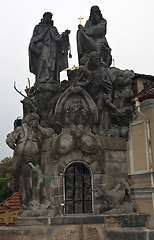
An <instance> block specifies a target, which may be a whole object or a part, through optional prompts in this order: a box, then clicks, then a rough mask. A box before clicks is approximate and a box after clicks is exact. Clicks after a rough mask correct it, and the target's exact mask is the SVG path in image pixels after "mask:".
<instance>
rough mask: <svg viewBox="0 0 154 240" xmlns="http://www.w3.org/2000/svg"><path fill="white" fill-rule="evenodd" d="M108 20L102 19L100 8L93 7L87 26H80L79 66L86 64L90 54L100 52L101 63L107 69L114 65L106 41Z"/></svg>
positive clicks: (78, 34)
mask: <svg viewBox="0 0 154 240" xmlns="http://www.w3.org/2000/svg"><path fill="white" fill-rule="evenodd" d="M106 25H107V22H106V20H105V19H104V18H103V17H102V14H101V11H100V9H99V7H98V6H93V7H91V11H90V17H89V19H88V20H87V22H86V24H85V26H84V27H83V26H82V25H81V24H80V25H79V26H78V28H79V30H78V31H77V47H78V58H79V64H80V65H82V64H84V63H85V60H86V58H88V55H89V53H91V52H94V51H95V52H99V53H100V57H101V62H102V63H104V65H105V66H106V67H109V66H110V65H111V63H112V56H111V48H110V47H109V45H108V42H107V40H106V37H105V35H106Z"/></svg>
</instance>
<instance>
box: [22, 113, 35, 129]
mask: <svg viewBox="0 0 154 240" xmlns="http://www.w3.org/2000/svg"><path fill="white" fill-rule="evenodd" d="M22 123H26V124H27V125H29V126H30V125H31V126H32V125H33V126H34V127H36V126H37V125H38V123H39V115H38V114H37V113H29V114H27V115H26V116H25V118H24V119H23V122H22Z"/></svg>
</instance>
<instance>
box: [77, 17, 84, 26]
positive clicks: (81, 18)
mask: <svg viewBox="0 0 154 240" xmlns="http://www.w3.org/2000/svg"><path fill="white" fill-rule="evenodd" d="M78 19H80V25H81V21H82V19H84V18H83V17H81V16H80V17H79V18H78Z"/></svg>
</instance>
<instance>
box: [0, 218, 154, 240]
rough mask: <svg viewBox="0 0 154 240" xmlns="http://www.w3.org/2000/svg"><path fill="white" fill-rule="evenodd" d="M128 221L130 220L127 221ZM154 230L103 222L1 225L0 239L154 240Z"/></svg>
mask: <svg viewBox="0 0 154 240" xmlns="http://www.w3.org/2000/svg"><path fill="white" fill-rule="evenodd" d="M127 223H128V221H127ZM153 237H154V230H152V229H145V228H141V227H133V228H130V227H129V226H126V227H125V228H122V227H120V226H119V225H118V227H116V224H114V225H113V227H111V225H110V228H108V227H107V226H104V224H103V223H98V224H96V223H93V224H77V225H74V224H69V225H67V224H66V225H50V226H49V225H48V226H47V225H46V226H40V225H39V226H34V225H33V226H32V222H31V225H29V226H9V227H5V226H1V228H0V240H6V239H7V240H94V239H95V240H123V239H126V240H153Z"/></svg>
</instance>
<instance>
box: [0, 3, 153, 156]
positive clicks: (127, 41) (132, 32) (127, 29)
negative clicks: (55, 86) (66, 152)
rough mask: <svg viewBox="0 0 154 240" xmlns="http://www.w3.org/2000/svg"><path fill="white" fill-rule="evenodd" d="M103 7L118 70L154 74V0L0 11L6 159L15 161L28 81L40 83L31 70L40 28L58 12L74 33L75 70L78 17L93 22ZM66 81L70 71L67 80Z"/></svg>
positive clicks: (0, 147) (1, 147) (0, 148)
mask: <svg viewBox="0 0 154 240" xmlns="http://www.w3.org/2000/svg"><path fill="white" fill-rule="evenodd" d="M93 5H98V6H99V7H100V9H101V12H102V15H103V17H104V18H105V19H106V20H107V35H106V37H107V40H108V43H109V45H110V47H111V48H112V56H113V58H114V59H115V66H116V67H118V68H121V69H123V70H124V69H130V70H134V72H136V73H143V74H147V75H154V66H153V65H154V14H153V13H154V0H77V1H73V0H65V1H64V0H5V1H3V3H1V9H0V29H1V38H0V46H1V49H0V62H1V66H0V78H1V94H0V110H1V118H0V160H2V159H3V158H4V157H7V156H12V150H10V149H9V147H8V146H7V145H6V144H5V139H6V135H7V133H9V132H11V131H12V130H13V122H14V120H15V119H16V118H17V117H20V116H22V105H21V103H20V100H22V96H20V95H19V94H17V93H16V92H15V90H14V88H13V83H14V81H16V85H17V88H18V89H19V90H21V91H22V92H23V93H24V88H25V86H26V85H27V77H28V78H30V79H31V85H33V84H34V75H33V74H31V73H30V72H29V67H28V65H29V64H28V45H29V41H30V38H31V36H32V32H33V29H34V26H35V25H36V24H38V23H39V21H40V19H41V18H42V15H43V13H44V12H47V11H50V12H52V13H53V20H54V25H55V26H56V27H57V29H58V31H59V32H60V33H62V32H63V31H64V30H66V29H70V30H71V34H70V43H71V47H72V54H73V58H72V59H71V60H70V61H69V67H72V66H73V65H76V66H77V65H78V61H77V49H76V31H77V28H78V24H79V20H78V17H80V16H82V17H83V18H84V19H83V21H82V24H83V25H84V24H85V21H86V20H87V19H88V17H89V13H90V8H91V6H93ZM64 79H66V72H63V73H62V74H61V80H64Z"/></svg>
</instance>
